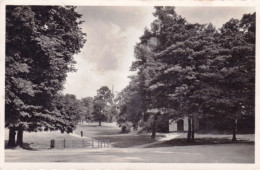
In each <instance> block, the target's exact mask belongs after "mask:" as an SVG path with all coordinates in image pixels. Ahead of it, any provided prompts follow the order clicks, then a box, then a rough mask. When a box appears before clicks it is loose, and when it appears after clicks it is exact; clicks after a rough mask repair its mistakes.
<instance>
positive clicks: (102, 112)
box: [93, 86, 113, 126]
mask: <svg viewBox="0 0 260 170" xmlns="http://www.w3.org/2000/svg"><path fill="white" fill-rule="evenodd" d="M112 106H113V94H112V92H111V90H110V89H109V88H108V87H107V86H102V87H101V88H100V89H98V90H97V95H96V96H95V97H94V112H93V113H94V120H96V121H98V122H99V126H101V122H102V121H105V120H107V118H108V116H109V113H111V112H110V111H111V110H110V109H111V107H112Z"/></svg>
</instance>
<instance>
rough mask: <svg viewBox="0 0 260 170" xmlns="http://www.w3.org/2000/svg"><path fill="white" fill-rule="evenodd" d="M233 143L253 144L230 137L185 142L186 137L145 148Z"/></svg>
mask: <svg viewBox="0 0 260 170" xmlns="http://www.w3.org/2000/svg"><path fill="white" fill-rule="evenodd" d="M234 143H246V144H254V142H252V141H247V140H237V141H232V140H230V138H225V137H223V138H198V139H195V141H194V142H187V139H186V138H177V139H171V140H168V141H165V142H161V143H157V144H152V145H149V146H147V147H145V148H156V147H172V146H192V145H215V144H234Z"/></svg>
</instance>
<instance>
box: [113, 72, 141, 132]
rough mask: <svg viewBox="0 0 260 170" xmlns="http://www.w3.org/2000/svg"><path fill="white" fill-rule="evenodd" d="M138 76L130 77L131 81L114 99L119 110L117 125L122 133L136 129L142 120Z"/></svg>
mask: <svg viewBox="0 0 260 170" xmlns="http://www.w3.org/2000/svg"><path fill="white" fill-rule="evenodd" d="M139 81H140V80H139V78H138V76H132V77H131V81H130V83H129V85H128V86H127V87H125V88H124V89H123V90H122V91H121V92H120V93H119V94H118V95H117V97H116V106H117V108H118V109H119V115H118V117H117V123H118V125H119V127H121V128H122V132H123V133H127V132H130V130H131V128H133V129H135V130H136V129H137V128H138V126H139V122H140V120H141V119H142V118H143V116H142V113H143V110H142V102H143V101H142V97H141V94H140V87H139Z"/></svg>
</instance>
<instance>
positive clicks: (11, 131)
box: [7, 127, 16, 147]
mask: <svg viewBox="0 0 260 170" xmlns="http://www.w3.org/2000/svg"><path fill="white" fill-rule="evenodd" d="M15 135H16V132H15V129H14V127H10V128H9V140H8V144H7V146H8V147H15Z"/></svg>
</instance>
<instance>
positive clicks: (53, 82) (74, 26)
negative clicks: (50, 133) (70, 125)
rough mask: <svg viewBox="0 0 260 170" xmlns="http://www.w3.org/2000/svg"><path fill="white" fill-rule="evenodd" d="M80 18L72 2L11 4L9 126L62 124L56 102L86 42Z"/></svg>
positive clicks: (8, 19) (50, 127)
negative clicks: (69, 3)
mask: <svg viewBox="0 0 260 170" xmlns="http://www.w3.org/2000/svg"><path fill="white" fill-rule="evenodd" d="M80 17H81V16H80V15H79V14H78V13H77V12H75V7H71V6H67V7H61V6H7V7H6V81H5V82H6V93H5V94H6V95H5V104H6V106H5V118H6V127H8V128H10V129H12V130H16V129H17V128H19V129H22V130H26V131H37V130H41V129H42V128H44V129H45V130H54V129H56V128H57V127H55V126H56V125H57V122H59V121H60V123H62V120H61V119H60V118H59V114H58V112H56V111H55V106H54V105H53V101H54V100H55V95H56V94H57V92H58V91H60V90H62V89H63V83H64V81H65V79H66V76H67V75H66V73H68V72H70V71H75V68H74V64H75V60H74V59H73V55H74V54H76V53H79V52H80V49H81V48H82V47H83V44H84V42H85V39H84V36H85V34H84V33H83V32H82V31H81V28H80V27H79V25H80V24H81V21H80ZM58 128H59V127H58Z"/></svg>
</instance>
